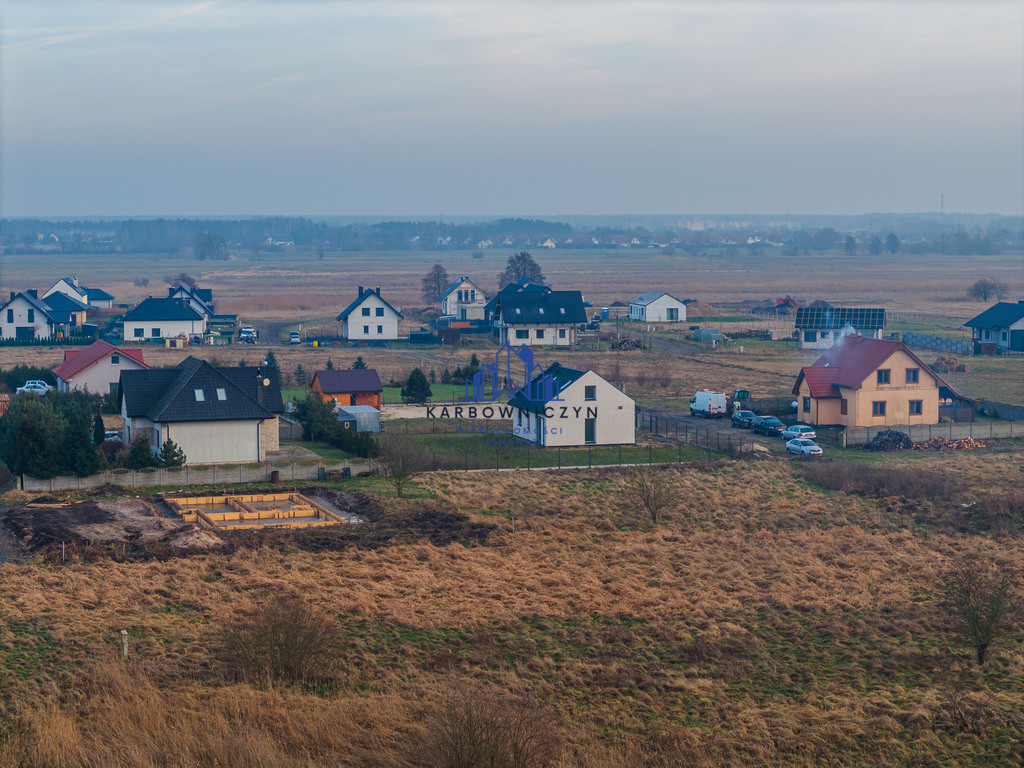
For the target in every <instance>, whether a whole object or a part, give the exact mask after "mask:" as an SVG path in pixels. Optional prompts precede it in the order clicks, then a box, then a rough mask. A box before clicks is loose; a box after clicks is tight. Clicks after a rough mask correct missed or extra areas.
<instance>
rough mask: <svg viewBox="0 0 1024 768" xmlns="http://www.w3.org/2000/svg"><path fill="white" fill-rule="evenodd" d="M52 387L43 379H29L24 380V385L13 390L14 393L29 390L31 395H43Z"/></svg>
mask: <svg viewBox="0 0 1024 768" xmlns="http://www.w3.org/2000/svg"><path fill="white" fill-rule="evenodd" d="M52 389H53V387H51V386H50V385H49V384H47V383H46V382H45V381H40V380H39V379H31V380H30V381H26V382H25V386H23V387H18V389H17V390H15V394H19V395H20V394H22V393H24V392H31V393H32V394H33V395H45V394H46V393H47V392H49V391H51V390H52Z"/></svg>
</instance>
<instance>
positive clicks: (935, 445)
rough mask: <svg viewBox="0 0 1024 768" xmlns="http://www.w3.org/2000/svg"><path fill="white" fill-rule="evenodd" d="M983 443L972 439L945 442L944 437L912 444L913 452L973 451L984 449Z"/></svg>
mask: <svg viewBox="0 0 1024 768" xmlns="http://www.w3.org/2000/svg"><path fill="white" fill-rule="evenodd" d="M984 447H985V444H984V443H979V442H978V441H977V440H975V439H974V438H973V437H965V438H963V439H961V440H947V439H946V438H944V437H933V438H932V439H931V440H925V441H924V442H923V443H914V450H915V451H973V450H974V449H975V448H984Z"/></svg>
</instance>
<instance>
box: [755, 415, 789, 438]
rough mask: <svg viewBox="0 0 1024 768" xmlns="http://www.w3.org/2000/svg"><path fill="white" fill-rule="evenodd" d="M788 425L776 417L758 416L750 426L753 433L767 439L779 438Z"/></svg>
mask: <svg viewBox="0 0 1024 768" xmlns="http://www.w3.org/2000/svg"><path fill="white" fill-rule="evenodd" d="M785 428H786V425H785V424H783V423H782V422H781V421H779V420H778V419H777V418H775V417H774V416H758V417H757V418H755V419H754V421H753V422H752V423H751V425H750V431H751V432H757V433H759V434H762V435H764V436H765V437H778V436H779V435H781V434H782V430H784V429H785Z"/></svg>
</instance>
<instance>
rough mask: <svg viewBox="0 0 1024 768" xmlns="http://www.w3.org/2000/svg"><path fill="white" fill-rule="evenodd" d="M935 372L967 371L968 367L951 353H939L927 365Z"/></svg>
mask: <svg viewBox="0 0 1024 768" xmlns="http://www.w3.org/2000/svg"><path fill="white" fill-rule="evenodd" d="M928 367H929V368H931V369H932V370H933V371H935V372H936V373H967V372H968V371H969V370H970V368H968V367H967V365H966V364H965V363H961V362H960V361H959V360H957V358H955V357H954V356H953V355H939V357H938V358H937V359H936V360H935V362H934V363H932V364H931V365H929V366H928Z"/></svg>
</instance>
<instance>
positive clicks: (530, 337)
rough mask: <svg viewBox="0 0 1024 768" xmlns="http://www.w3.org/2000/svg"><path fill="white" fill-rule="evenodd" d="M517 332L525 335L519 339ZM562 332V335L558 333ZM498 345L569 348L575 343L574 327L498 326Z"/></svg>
mask: <svg viewBox="0 0 1024 768" xmlns="http://www.w3.org/2000/svg"><path fill="white" fill-rule="evenodd" d="M519 331H524V332H525V333H526V337H525V338H521V337H520V336H519V334H518V332H519ZM559 331H564V334H561V333H559ZM498 343H499V344H505V343H509V344H512V345H513V346H518V345H520V344H525V345H526V346H528V347H570V346H572V345H573V344H575V343H576V326H575V325H571V324H567V325H515V326H505V325H499V326H498Z"/></svg>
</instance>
